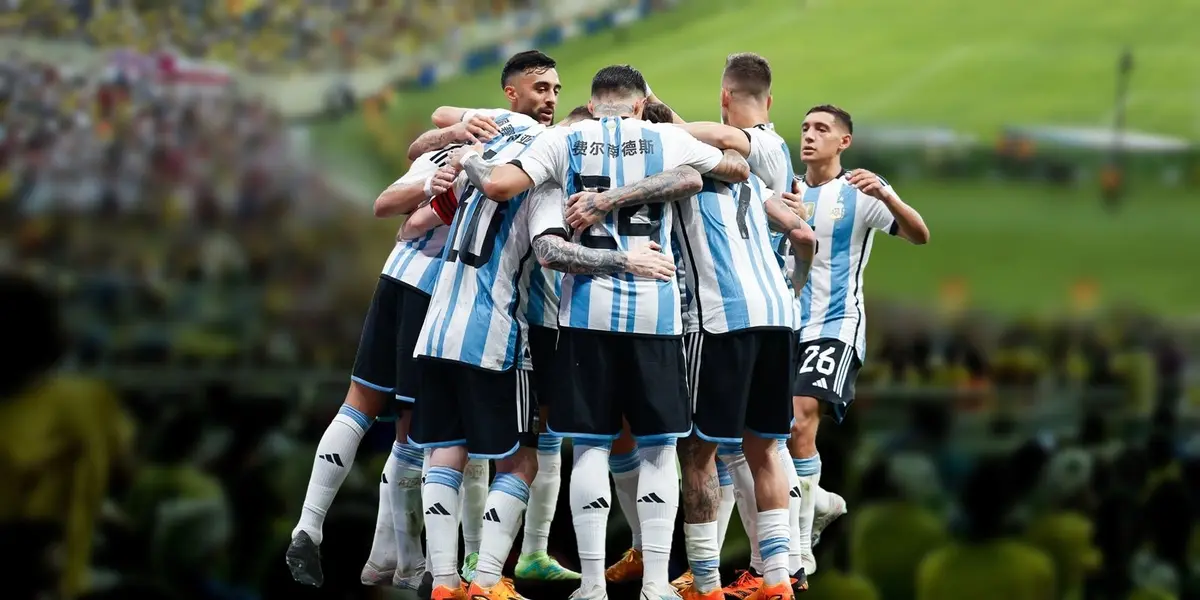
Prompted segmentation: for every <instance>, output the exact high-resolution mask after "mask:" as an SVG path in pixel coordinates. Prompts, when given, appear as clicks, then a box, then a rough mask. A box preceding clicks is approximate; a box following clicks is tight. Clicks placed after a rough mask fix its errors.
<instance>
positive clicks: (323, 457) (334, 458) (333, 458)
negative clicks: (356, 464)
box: [317, 454, 346, 467]
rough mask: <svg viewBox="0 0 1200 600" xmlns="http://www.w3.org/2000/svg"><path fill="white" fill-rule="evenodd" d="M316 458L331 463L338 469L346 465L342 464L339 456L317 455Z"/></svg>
mask: <svg viewBox="0 0 1200 600" xmlns="http://www.w3.org/2000/svg"><path fill="white" fill-rule="evenodd" d="M317 458H319V459H321V460H323V461H326V462H331V463H333V464H335V465H337V466H339V467H344V466H346V465H343V464H342V457H341V455H338V454H318V455H317Z"/></svg>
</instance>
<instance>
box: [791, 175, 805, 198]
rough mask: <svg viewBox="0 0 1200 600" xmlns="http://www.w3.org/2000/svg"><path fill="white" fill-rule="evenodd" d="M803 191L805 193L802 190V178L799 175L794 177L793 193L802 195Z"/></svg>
mask: <svg viewBox="0 0 1200 600" xmlns="http://www.w3.org/2000/svg"><path fill="white" fill-rule="evenodd" d="M803 191H804V190H802V189H800V176H799V175H793V176H792V193H793V194H800V193H802V192H803Z"/></svg>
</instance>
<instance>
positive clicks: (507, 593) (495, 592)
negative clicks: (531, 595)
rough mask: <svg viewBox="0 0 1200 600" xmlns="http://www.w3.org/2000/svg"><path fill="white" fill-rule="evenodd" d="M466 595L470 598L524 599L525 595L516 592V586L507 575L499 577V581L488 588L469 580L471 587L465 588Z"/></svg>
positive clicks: (474, 599)
mask: <svg viewBox="0 0 1200 600" xmlns="http://www.w3.org/2000/svg"><path fill="white" fill-rule="evenodd" d="M467 597H468V598H470V600H484V599H485V598H486V599H487V600H525V596H522V595H521V594H518V593H517V588H516V587H514V586H513V580H511V579H509V578H507V577H501V578H500V583H497V584H496V585H493V586H492V587H490V588H485V587H483V586H480V585H479V584H478V583H475V582H474V581H472V582H471V587H469V588H467Z"/></svg>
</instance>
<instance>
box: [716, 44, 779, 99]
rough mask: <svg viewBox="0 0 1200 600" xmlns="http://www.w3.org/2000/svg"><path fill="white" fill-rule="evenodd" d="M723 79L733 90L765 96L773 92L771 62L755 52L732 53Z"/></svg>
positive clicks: (726, 60)
mask: <svg viewBox="0 0 1200 600" xmlns="http://www.w3.org/2000/svg"><path fill="white" fill-rule="evenodd" d="M721 78H722V80H723V81H724V82H725V83H727V84H728V89H729V90H730V91H732V92H742V93H745V94H750V95H751V96H754V97H756V98H763V97H765V96H767V95H768V94H770V93H771V63H769V62H767V59H765V58H763V57H762V56H759V55H758V54H755V53H753V52H739V53H737V54H730V55H729V58H727V59H725V73H724V74H723V75H722V76H721Z"/></svg>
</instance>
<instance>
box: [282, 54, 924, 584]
mask: <svg viewBox="0 0 1200 600" xmlns="http://www.w3.org/2000/svg"><path fill="white" fill-rule="evenodd" d="M501 83H502V86H503V88H504V92H505V95H506V97H507V99H508V101H509V109H490V110H489V109H459V108H452V107H443V108H441V109H439V110H438V111H437V112H436V113H435V114H434V123H435V125H439V126H441V128H440V129H435V130H433V131H430V132H428V133H426V134H424V135H422V136H421V137H420V138H419V139H417V140H416V141H414V142H413V144H412V146H411V147H410V156H411V157H413V158H415V161H414V163H413V167H412V168H411V169H410V171H409V173H407V174H406V175H405V176H404V177H401V178H400V179H399V180H398V181H397V182H396V183H395V184H393V185H392V186H391V187H390V188H388V189H387V190H385V191H384V192H383V194H381V195H380V197H379V199H378V200H377V201H376V207H375V212H376V215H377V216H381V217H390V216H395V215H400V214H404V215H409V216H408V219H407V220H406V222H405V224H404V226H403V227H402V228H401V231H400V233H399V235H398V237H397V239H398V242H397V245H396V249H395V250H394V251H393V252H392V255H391V256H390V257H389V258H388V260H387V262H386V263H385V265H384V270H383V273H382V275H381V277H380V281H379V284H378V287H377V289H376V294H375V298H374V300H373V301H372V304H371V307H370V308H369V310H368V314H367V319H366V323H365V324H364V328H363V337H362V342H361V343H360V347H359V356H358V359H357V360H356V363H355V368H354V371H353V376H352V378H351V387H350V391H349V392H348V393H347V397H346V400H345V403H344V404H343V406H342V408H341V410H340V411H339V414H338V416H337V417H335V419H334V421H333V423H331V424H330V427H329V429H328V430H327V431H326V433H325V436H324V437H323V438H322V440H321V442H320V444H319V446H318V449H317V457H316V460H315V462H314V467H313V473H312V477H311V479H310V482H309V489H308V493H307V495H306V498H305V503H304V511H303V513H302V515H301V520H300V523H299V524H298V525H297V527H296V529H295V531H294V532H293V540H292V545H291V547H290V548H289V550H288V555H287V559H288V560H287V562H288V565H289V567H290V568H291V569H292V573H293V576H294V577H295V578H296V580H297V581H300V582H302V583H308V584H312V585H320V584H321V581H322V576H321V570H320V562H319V561H320V553H319V544H320V542H321V533H322V532H321V523H322V520H323V517H324V514H325V511H326V510H327V509H328V507H329V505H330V503H331V502H332V499H333V496H334V494H335V493H336V491H337V487H338V486H339V485H340V484H341V482H342V481H343V480H344V478H345V474H346V470H347V469H348V468H349V467H350V465H351V464H352V461H353V458H354V454H355V450H356V448H357V445H358V443H359V441H360V440H361V438H362V436H363V433H364V432H365V430H366V429H367V428H368V427H369V426H370V424H371V422H372V421H373V420H374V419H376V418H380V417H382V416H385V415H388V414H395V415H396V443H395V445H394V446H393V452H392V455H391V456H390V457H389V459H388V462H387V464H386V465H385V467H384V473H383V475H382V477H381V483H380V509H379V517H378V523H377V527H376V538H375V543H374V545H373V548H372V551H371V555H370V558H369V559H368V563H367V565H366V566H365V567H364V569H363V576H362V580H363V583H366V584H377V583H382V582H384V581H386V580H387V579H388V578H391V579H392V581H393V584H394V585H395V586H397V587H402V588H408V589H415V588H416V587H417V584H418V583H419V582H420V580H421V578H422V576H423V575H426V572H428V575H426V576H427V577H429V578H430V579H431V580H432V581H431V584H430V587H429V589H428V590H427V593H428V596H427V597H431V598H435V599H467V598H470V599H472V600H476V599H483V598H486V599H494V600H500V599H512V598H521V596H520V595H519V594H518V593H517V591H516V589H515V587H514V583H513V581H512V580H509V579H507V578H505V577H503V576H502V573H501V570H502V568H503V565H504V561H505V559H506V558H507V556H508V554H509V552H510V550H511V546H512V544H513V541H514V539H515V537H516V535H517V533H518V528H519V527H520V524H521V523H522V520H524V523H525V527H524V544H523V546H522V549H521V553H520V558H519V559H518V563H517V566H516V569H515V573H514V574H515V575H516V577H517V578H518V579H541V580H561V579H581V581H580V588H579V589H578V590H577V591H576V592H575V593H574V594H573V595H572V597H573V598H580V599H591V600H597V599H604V598H607V588H606V583H607V582H610V581H623V580H629V579H635V578H640V579H641V580H642V591H641V597H642V598H643V599H645V600H659V599H663V598H678V597H680V596H682V597H683V598H687V599H705V600H710V599H711V600H715V599H718V598H723V597H725V596H726V595H729V596H732V597H736V598H780V599H782V598H791V597H793V595H794V593H795V592H796V591H798V590H802V589H805V588H806V585H807V584H806V577H807V575H810V574H812V573H813V572H815V570H816V562H815V560H814V559H813V554H812V544H815V543H816V541H817V539H818V538H819V535H820V532H821V530H822V529H823V528H824V527H825V526H826V525H828V523H829V522H831V521H832V520H833V519H836V518H837V517H838V516H840V515H841V514H844V513H845V512H846V509H845V503H844V502H843V501H842V499H841V498H840V497H839V496H837V495H835V494H832V493H830V492H827V491H825V490H823V489H821V488H820V486H819V481H820V456H819V454H818V453H817V451H816V448H815V434H816V427H817V424H818V423H819V420H820V415H821V406H822V404H821V401H825V402H827V403H829V404H831V405H832V406H833V408H834V415H835V418H837V419H838V420H840V419H841V417H842V416H843V415H844V414H845V410H846V408H847V407H848V405H849V403H850V402H851V400H852V399H853V397H854V396H853V390H854V378H855V375H856V374H857V371H858V369H859V368H860V367H861V361H862V356H864V348H863V345H864V340H865V333H864V329H865V324H864V317H863V309H862V306H863V298H862V272H863V269H864V267H865V266H866V263H867V259H868V257H869V254H870V247H871V242H872V238H873V232H874V230H875V229H882V230H885V231H888V232H889V233H891V234H893V235H898V236H901V237H903V238H905V239H907V240H909V241H910V242H912V243H917V244H920V243H925V242H926V241H927V240H928V236H929V232H928V229H927V228H926V227H925V225H924V222H923V221H922V220H921V217H920V215H919V214H918V213H917V212H916V211H915V210H913V209H912V208H911V207H909V206H908V205H907V204H905V203H904V202H903V201H901V200H900V199H899V197H898V196H897V195H896V193H895V191H894V190H893V189H892V188H891V187H890V186H889V185H888V184H887V183H886V182H885V181H884V180H882V178H880V177H878V176H877V175H875V174H873V173H870V172H868V171H865V170H861V169H859V170H854V171H850V172H846V171H844V170H843V169H842V167H841V154H842V152H843V151H844V150H845V149H846V148H848V147H849V146H850V143H851V140H852V133H853V123H852V121H851V118H850V115H849V114H848V113H846V112H845V111H843V110H841V109H839V108H836V107H833V106H818V107H816V108H813V109H811V110H810V111H809V112H808V114H807V115H806V118H805V120H804V125H803V129H802V135H803V146H802V150H801V161H802V162H804V164H805V166H806V172H805V174H804V176H802V177H794V175H793V172H792V161H791V155H790V152H789V150H788V147H787V145H786V143H784V141H783V139H782V138H781V137H780V136H779V135H778V134H776V133H775V132H774V128H773V126H772V125H771V123H770V119H769V109H770V108H771V103H772V99H771V71H770V66H769V64H768V63H767V61H766V60H765V59H764V58H762V57H761V56H758V55H754V54H736V55H732V56H730V57H729V59H728V60H727V62H726V65H725V70H724V73H723V75H722V80H721V93H720V99H721V121H722V122H721V123H714V122H708V123H705V122H697V123H685V122H684V121H683V119H682V118H681V117H680V116H679V115H678V114H675V113H674V112H673V111H671V110H670V109H669V108H668V107H666V106H665V105H663V104H661V103H660V102H659V101H658V98H657V97H656V96H654V95H653V92H651V91H650V89H649V86H647V85H646V82H645V80H644V78H643V77H642V75H641V73H639V72H638V71H637V70H636V69H633V68H632V67H629V66H611V67H605V68H604V69H601V70H600V71H599V72H598V73H597V74H596V76H595V77H594V78H593V80H592V89H591V100H590V102H589V103H588V105H587V106H586V107H579V108H577V109H575V110H574V111H572V113H571V114H570V115H569V116H568V118H567V119H564V120H563V121H562V122H560V123H559V124H557V125H551V124H552V122H553V117H554V112H555V108H556V105H557V99H558V94H559V91H560V89H561V86H560V85H559V81H558V75H557V71H556V65H555V62H554V61H553V60H552V59H551V58H549V57H548V56H546V55H544V54H542V53H540V52H537V51H529V52H522V53H519V54H517V55H515V56H513V57H512V58H511V59H510V60H509V61H508V63H506V65H505V67H504V70H503V72H502V75H501ZM789 290H790V291H789ZM560 300H561V301H560ZM396 401H399V402H396ZM563 437H569V438H572V440H573V448H574V467H573V476H572V478H571V482H570V494H569V496H570V502H571V514H572V521H573V523H574V527H575V533H576V538H577V540H578V550H579V560H580V565H581V567H582V569H581V571H582V572H581V573H578V574H577V573H574V572H572V571H569V570H567V569H566V568H564V567H562V566H561V565H559V564H558V563H557V561H555V560H554V559H552V558H550V557H549V556H548V555H547V553H546V543H547V538H548V535H549V524H550V521H551V520H552V519H553V514H554V509H555V501H556V499H557V497H558V489H559V485H560V479H559V470H560V466H561V456H560V451H561V438H563ZM614 442H615V444H614ZM785 444H786V445H785ZM677 446H678V451H677ZM677 455H678V461H679V464H680V465H681V466H682V475H683V482H682V488H683V493H682V496H683V508H684V511H683V512H684V521H685V530H684V533H685V539H686V550H687V557H688V562H689V566H690V567H691V568H690V571H689V572H688V573H687V574H685V575H684V576H683V577H681V578H679V579H677V580H676V581H674V582H672V581H670V580H669V578H668V574H667V568H668V557H669V555H670V550H671V539H672V535H673V526H674V522H675V517H676V511H677V510H678V506H679V499H680V487H679V486H678V485H677V484H676V478H675V474H676V458H677ZM789 457H790V458H791V459H792V460H790V461H789V460H788V458H789ZM488 461H492V462H494V465H495V469H496V475H495V477H494V478H493V479H492V480H491V486H490V489H488V488H487V478H488V473H489V468H488ZM422 469H423V472H424V475H423V478H422V475H421V474H420V473H421V471H422ZM609 472H611V473H612V474H613V477H614V479H615V480H616V483H617V497H618V499H619V501H620V505H621V507H622V510H623V511H625V513H626V515H627V520H628V521H629V522H630V526H631V529H632V530H633V531H634V534H635V536H634V544H633V548H632V549H631V550H630V551H629V552H627V553H626V555H625V557H624V558H623V559H622V561H621V562H619V563H618V564H616V565H613V566H612V567H609V568H608V569H607V570H606V569H605V564H604V558H605V557H604V552H605V547H606V543H605V531H606V527H607V521H608V513H609V510H610V507H611V506H612V501H613V498H612V492H611V488H610V487H609V483H608V473H609ZM734 488H736V489H737V492H738V493H736V494H735V493H733V489H734ZM418 496H419V498H418ZM734 498H736V499H737V505H738V507H739V514H740V516H741V518H742V520H743V523H744V525H745V526H746V531H747V533H748V535H749V536H750V537H751V539H752V541H753V542H755V543H753V544H752V549H753V552H752V557H751V565H750V566H751V569H749V570H747V571H746V572H745V573H744V574H743V575H742V576H741V577H739V578H738V580H737V581H735V582H733V583H732V584H731V585H730V586H729V587H727V588H722V587H721V581H720V576H719V574H718V570H717V569H718V566H719V556H720V548H721V544H722V542H723V538H724V533H725V526H726V525H727V523H728V521H729V518H730V516H731V512H732V508H733V505H734V501H733V499H734ZM418 511H420V512H418ZM422 514H423V525H424V529H425V533H426V537H427V544H426V552H425V553H424V554H423V553H422V551H421V542H420V533H421V532H420V529H421V526H420V525H421V520H420V519H421V515H422ZM460 525H461V527H462V533H463V538H464V540H465V542H466V544H467V548H466V549H465V550H466V552H465V556H466V559H465V560H464V564H463V565H462V568H461V569H459V567H458V563H457V557H458V552H459V549H458V537H459V528H460ZM424 594H425V591H423V595H424Z"/></svg>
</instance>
